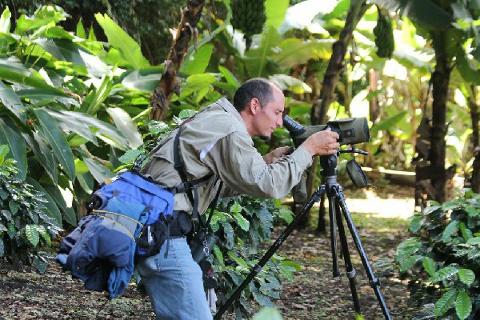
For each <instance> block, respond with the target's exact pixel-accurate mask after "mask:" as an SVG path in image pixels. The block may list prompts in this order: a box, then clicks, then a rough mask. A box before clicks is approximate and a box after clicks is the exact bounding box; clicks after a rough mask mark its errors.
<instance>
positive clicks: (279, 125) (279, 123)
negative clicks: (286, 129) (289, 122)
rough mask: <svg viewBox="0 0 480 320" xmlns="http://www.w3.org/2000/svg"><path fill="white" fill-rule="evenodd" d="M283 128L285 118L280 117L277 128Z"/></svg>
mask: <svg viewBox="0 0 480 320" xmlns="http://www.w3.org/2000/svg"><path fill="white" fill-rule="evenodd" d="M281 126H283V117H280V118H279V119H278V121H277V128H278V127H281Z"/></svg>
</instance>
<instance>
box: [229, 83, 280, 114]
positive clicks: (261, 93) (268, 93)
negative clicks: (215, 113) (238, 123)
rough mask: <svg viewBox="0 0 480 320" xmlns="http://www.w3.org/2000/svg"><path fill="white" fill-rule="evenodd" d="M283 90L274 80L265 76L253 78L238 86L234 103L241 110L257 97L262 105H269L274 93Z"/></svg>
mask: <svg viewBox="0 0 480 320" xmlns="http://www.w3.org/2000/svg"><path fill="white" fill-rule="evenodd" d="M278 91H279V92H280V93H281V90H280V89H279V88H278V87H277V86H276V85H274V84H273V83H272V82H270V81H268V80H267V79H264V78H253V79H250V80H248V81H246V82H245V83H244V84H242V85H241V86H240V88H238V90H237V91H236V92H235V96H234V97H233V105H234V107H235V109H237V110H238V112H241V111H243V110H244V109H245V107H246V106H247V105H248V104H249V103H250V101H251V100H252V99H253V98H257V99H258V101H259V102H260V104H261V105H262V106H265V105H267V104H268V103H269V102H271V101H272V100H273V99H274V94H278Z"/></svg>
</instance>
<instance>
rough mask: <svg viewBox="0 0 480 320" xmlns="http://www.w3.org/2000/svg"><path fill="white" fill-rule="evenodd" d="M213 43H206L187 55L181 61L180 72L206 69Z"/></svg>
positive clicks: (189, 72)
mask: <svg viewBox="0 0 480 320" xmlns="http://www.w3.org/2000/svg"><path fill="white" fill-rule="evenodd" d="M212 52H213V45H212V44H206V45H204V46H202V47H200V48H198V49H197V50H196V51H194V52H193V53H192V54H191V55H189V56H188V55H187V56H186V57H185V60H184V61H183V63H182V66H181V68H180V72H181V73H183V74H187V75H192V74H197V73H203V72H205V70H206V69H207V66H208V63H209V62H210V57H211V56H212Z"/></svg>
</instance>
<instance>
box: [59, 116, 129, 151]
mask: <svg viewBox="0 0 480 320" xmlns="http://www.w3.org/2000/svg"><path fill="white" fill-rule="evenodd" d="M59 113H61V114H62V115H64V116H66V117H68V118H71V119H72V121H77V122H82V123H84V124H85V125H88V126H91V127H93V129H94V131H95V135H96V136H97V137H98V138H100V139H101V140H103V141H105V142H106V143H107V144H109V145H112V146H114V147H115V148H118V149H120V150H124V151H126V150H127V149H128V146H127V144H128V142H127V140H126V139H125V138H124V137H123V135H122V134H121V133H120V132H119V131H118V130H117V129H116V128H115V127H113V126H112V125H110V124H109V123H106V122H104V121H101V120H98V119H97V118H94V117H93V116H91V115H88V114H85V113H82V112H74V111H59Z"/></svg>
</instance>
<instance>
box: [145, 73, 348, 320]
mask: <svg viewBox="0 0 480 320" xmlns="http://www.w3.org/2000/svg"><path fill="white" fill-rule="evenodd" d="M284 104H285V97H284V96H283V93H282V91H281V90H280V89H279V88H278V87H277V86H275V85H274V84H273V83H271V82H269V81H267V80H265V79H260V78H256V79H251V80H249V81H247V82H245V83H244V84H243V85H242V86H241V87H240V88H239V89H238V90H237V92H236V93H235V96H234V101H233V105H232V104H230V102H229V101H228V100H226V99H224V98H223V99H220V100H219V101H217V102H215V103H213V104H212V105H210V106H209V107H207V108H206V109H204V110H203V111H201V112H199V113H198V114H196V115H195V116H194V117H193V119H192V120H190V121H189V122H187V123H185V124H184V125H182V131H181V134H180V138H179V148H180V151H181V152H180V154H181V157H182V159H183V161H184V163H185V171H186V174H185V175H186V178H187V179H188V180H189V181H191V180H196V179H200V178H203V177H207V176H209V175H211V176H210V178H209V179H208V181H207V182H206V183H205V184H203V185H201V186H199V187H198V195H199V197H198V212H200V213H201V212H204V211H205V210H206V209H207V207H208V205H209V204H210V202H211V201H212V200H213V198H214V197H215V194H216V193H217V191H218V188H219V187H220V185H222V196H225V195H231V194H249V195H252V196H256V197H274V198H282V197H284V196H285V195H287V193H288V192H289V191H290V190H291V188H292V187H293V186H295V185H296V184H297V183H298V182H299V181H300V178H301V176H302V173H303V171H304V170H305V169H307V168H308V167H309V166H310V165H311V163H312V156H314V155H328V154H333V153H335V152H337V150H338V147H339V144H338V142H337V139H338V134H337V133H335V132H332V131H320V132H318V133H315V134H313V135H311V136H310V137H309V138H307V139H306V140H305V142H304V143H303V144H302V145H300V146H299V147H298V148H297V149H296V150H295V151H293V152H292V153H291V154H287V153H288V152H289V148H288V147H282V148H278V149H275V150H274V151H272V152H270V153H269V154H267V155H265V156H264V157H262V156H261V155H260V154H259V153H258V151H257V150H256V149H255V147H254V144H253V141H252V137H253V136H264V137H270V136H271V134H272V132H273V131H274V130H275V129H276V128H278V127H280V126H281V125H282V115H283V111H284ZM177 133H178V129H177V130H175V131H174V132H172V133H171V134H170V135H169V136H168V137H167V138H165V139H164V140H163V141H162V142H160V144H159V146H158V147H157V148H156V149H155V150H154V152H153V153H152V158H151V160H150V161H149V163H148V164H147V165H146V166H145V167H144V169H143V170H142V172H143V174H144V175H146V176H147V177H150V178H152V179H154V180H155V181H157V182H159V183H161V184H162V185H164V186H166V187H173V186H176V185H178V184H179V183H181V182H182V179H181V177H180V174H179V173H178V172H177V170H176V169H175V168H174V163H175V152H174V149H175V148H174V146H175V143H174V141H175V136H176V135H177ZM175 211H177V212H180V211H186V212H191V211H192V203H191V201H190V200H189V197H188V196H187V194H186V193H178V194H176V195H175ZM167 246H168V255H165V252H166V250H167ZM138 271H139V273H140V275H141V276H142V281H143V283H144V285H145V289H146V291H147V293H148V295H149V296H150V299H151V302H152V306H153V308H154V311H155V314H156V316H157V319H182V320H184V319H196V320H199V319H200V320H203V319H211V318H212V315H211V313H210V310H209V307H208V304H207V301H206V297H205V293H204V290H203V283H202V271H201V270H200V267H199V266H198V264H197V263H196V262H195V261H194V260H193V259H192V256H191V253H190V249H189V247H188V244H187V241H186V238H185V237H182V236H181V235H180V236H179V237H175V238H173V239H171V240H170V241H169V242H168V244H167V243H164V244H163V246H162V248H161V250H160V253H159V254H157V255H155V256H152V257H149V258H147V259H146V260H144V261H142V262H140V263H139V265H138Z"/></svg>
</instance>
